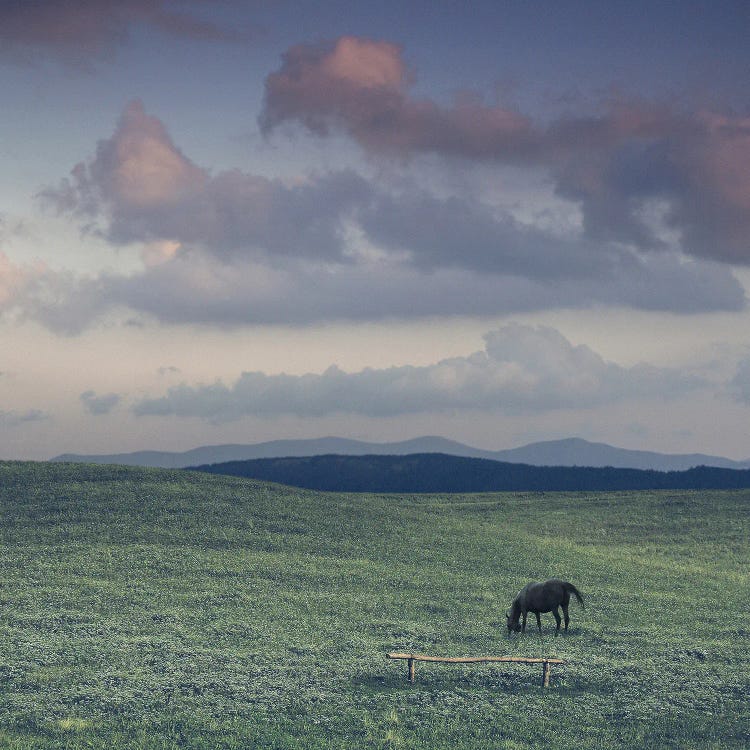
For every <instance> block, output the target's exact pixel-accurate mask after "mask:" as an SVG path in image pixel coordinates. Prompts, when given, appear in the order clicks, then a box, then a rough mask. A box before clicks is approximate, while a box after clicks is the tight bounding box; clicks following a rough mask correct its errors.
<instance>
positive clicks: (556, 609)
mask: <svg viewBox="0 0 750 750" xmlns="http://www.w3.org/2000/svg"><path fill="white" fill-rule="evenodd" d="M552 614H553V615H554V617H555V622H556V623H557V627H556V628H555V637H557V634H558V633H559V632H560V610H559V609H558V608H557V607H555V608H554V609H553V610H552Z"/></svg>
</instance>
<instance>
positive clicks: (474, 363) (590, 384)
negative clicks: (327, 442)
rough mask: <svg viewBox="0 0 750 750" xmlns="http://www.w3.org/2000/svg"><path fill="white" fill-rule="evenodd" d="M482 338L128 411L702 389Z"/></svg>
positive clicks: (436, 406) (530, 403)
mask: <svg viewBox="0 0 750 750" xmlns="http://www.w3.org/2000/svg"><path fill="white" fill-rule="evenodd" d="M484 338H485V349H484V351H479V352H475V353H474V354H471V355H469V356H468V357H455V358H452V359H446V360H443V361H441V362H437V363H435V364H433V365H429V366H423V367H414V366H402V367H391V368H387V369H371V368H367V369H365V370H362V371H360V372H355V373H346V372H343V371H342V370H340V369H339V368H338V367H336V366H335V365H334V366H332V367H330V368H329V369H328V370H326V371H325V372H323V373H322V374H313V373H310V374H306V375H287V374H280V375H266V374H264V373H262V372H244V373H242V375H241V376H240V377H239V378H238V380H237V381H236V382H235V383H234V384H233V385H231V386H227V385H225V384H223V383H222V382H220V381H217V382H215V383H213V384H209V385H197V386H190V385H186V384H182V385H179V386H176V387H173V388H170V389H169V390H168V391H167V393H166V395H164V396H161V397H157V398H149V399H143V400H141V401H139V402H138V403H136V404H135V406H134V408H133V411H134V413H135V414H136V415H139V416H146V415H149V416H179V417H197V418H200V419H205V420H208V421H210V422H217V423H220V422H228V421H233V420H236V419H240V418H242V417H244V416H249V415H252V416H267V417H272V416H276V415H280V414H293V415H297V416H301V417H322V416H325V415H329V414H335V413H350V414H358V415H362V416H368V417H388V416H394V415H399V414H409V413H419V412H444V411H449V410H476V409H482V410H487V409H489V410H496V411H498V412H500V413H509V414H520V413H529V412H539V411H549V410H557V409H580V408H592V407H595V406H599V405H602V404H607V403H611V402H614V401H624V400H628V399H639V398H645V399H663V398H676V397H679V396H681V395H684V394H685V393H687V392H690V391H692V390H695V389H697V388H700V387H702V386H704V385H705V381H703V380H702V379H701V378H698V377H695V376H692V375H690V374H685V373H683V372H681V371H678V370H674V369H669V368H657V367H653V366H650V365H645V364H640V365H636V366H634V367H622V366H620V365H617V364H615V363H613V362H607V361H605V360H604V359H603V358H602V357H601V356H600V355H599V354H597V353H596V352H594V351H593V350H591V349H590V348H588V347H586V346H574V345H573V344H571V343H570V342H569V341H568V340H567V339H566V338H565V337H564V336H562V335H561V334H560V333H559V332H558V331H556V330H554V329H552V328H546V327H538V328H533V327H530V326H523V325H518V324H512V325H508V326H505V327H504V328H500V329H498V330H496V331H491V332H489V333H487V334H486V335H485V337H484Z"/></svg>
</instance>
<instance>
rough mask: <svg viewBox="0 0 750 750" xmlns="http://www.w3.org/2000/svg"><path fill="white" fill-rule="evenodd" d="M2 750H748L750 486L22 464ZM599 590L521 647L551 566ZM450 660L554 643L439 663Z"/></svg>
mask: <svg viewBox="0 0 750 750" xmlns="http://www.w3.org/2000/svg"><path fill="white" fill-rule="evenodd" d="M0 513H1V514H2V517H1V518H0V542H1V544H2V546H0V747H3V748H4V747H12V748H89V747H91V748H100V747H107V748H112V749H113V750H114V749H116V748H252V747H258V748H300V750H302V749H307V748H357V747H363V748H365V747H367V748H369V747H372V748H424V749H425V750H427V749H428V748H429V749H430V750H433V749H435V748H495V747H497V748H513V749H520V748H529V747H533V748H547V747H549V748H553V747H554V748H615V747H633V748H640V747H653V748H747V747H748V746H750V699H749V698H750V575H749V569H750V491H734V492H695V493H693V492H658V493H647V492H640V493H612V494H602V493H590V494H557V493H555V494H544V495H540V494H528V495H519V494H486V495H442V496H438V495H424V496H419V495H415V496H385V495H382V496H380V495H354V494H352V495H345V494H340V495H334V494H322V493H315V492H308V491H303V490H294V489H290V488H284V487H279V486H273V485H267V484H263V483H261V482H255V481H252V480H243V479H234V478H230V477H220V476H209V475H202V474H201V475H199V474H192V473H187V472H177V471H164V470H152V469H133V468H122V467H106V466H104V467H103V466H81V465H78V466H77V465H67V464H32V463H0ZM553 575H556V576H560V577H564V578H568V579H569V580H571V581H573V582H574V583H575V584H576V585H577V586H578V588H579V589H580V590H581V591H582V592H583V594H584V596H585V597H586V610H585V611H581V609H580V607H578V605H577V603H576V602H572V603H571V620H572V621H571V632H570V633H569V634H568V635H567V636H565V637H563V636H561V637H559V638H554V637H553V633H554V629H553V625H554V621H553V619H552V617H551V616H550V615H543V625H544V632H543V634H542V636H539V635H538V634H537V633H536V625H535V623H534V621H533V617H532V619H531V620H530V621H529V624H530V625H532V624H533V627H532V628H530V629H529V632H527V633H526V635H524V636H517V635H514V636H513V637H512V639H509V638H508V636H507V634H506V629H505V618H504V613H505V610H506V608H507V607H508V605H509V603H510V600H511V599H512V597H513V595H514V594H515V593H516V592H517V591H518V589H519V588H521V586H522V585H523V584H524V583H526V582H527V581H529V580H535V579H536V580H538V579H541V578H546V577H549V576H553ZM390 650H401V651H419V652H423V653H428V654H435V655H456V656H457V655H482V654H495V655H525V656H539V655H555V656H559V657H562V658H565V659H569V660H570V663H569V664H568V665H567V666H564V667H561V668H556V669H553V673H552V687H551V688H550V689H549V690H546V691H543V690H542V689H541V688H540V686H539V680H540V676H541V669H540V668H539V667H537V666H533V667H532V666H528V665H512V664H499V665H479V666H453V665H432V664H430V665H424V664H420V665H418V666H417V680H416V684H415V685H413V686H410V685H409V684H408V683H407V682H406V680H405V672H406V666H405V664H404V662H388V661H386V659H385V658H384V655H385V652H386V651H390Z"/></svg>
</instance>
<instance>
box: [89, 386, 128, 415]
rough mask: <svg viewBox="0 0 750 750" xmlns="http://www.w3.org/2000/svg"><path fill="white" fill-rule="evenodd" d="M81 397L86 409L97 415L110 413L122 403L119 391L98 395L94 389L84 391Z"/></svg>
mask: <svg viewBox="0 0 750 750" xmlns="http://www.w3.org/2000/svg"><path fill="white" fill-rule="evenodd" d="M80 399H81V403H82V404H83V406H84V408H85V409H86V411H87V412H88V413H89V414H93V415H95V416H99V415H101V414H109V412H111V411H112V409H114V408H115V406H117V404H119V403H120V395H119V394H117V393H105V394H102V395H101V396H98V395H97V394H96V393H95V392H94V391H84V392H83V393H82V394H81V396H80Z"/></svg>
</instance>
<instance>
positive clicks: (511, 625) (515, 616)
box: [505, 609, 521, 633]
mask: <svg viewBox="0 0 750 750" xmlns="http://www.w3.org/2000/svg"><path fill="white" fill-rule="evenodd" d="M505 621H506V623H507V625H508V633H512V632H516V633H520V632H521V623H520V621H519V613H518V612H514V611H513V610H512V609H509V610H508V611H507V612H506V613H505Z"/></svg>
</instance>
